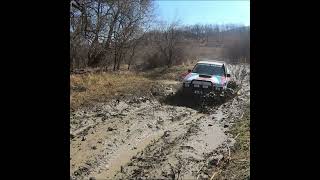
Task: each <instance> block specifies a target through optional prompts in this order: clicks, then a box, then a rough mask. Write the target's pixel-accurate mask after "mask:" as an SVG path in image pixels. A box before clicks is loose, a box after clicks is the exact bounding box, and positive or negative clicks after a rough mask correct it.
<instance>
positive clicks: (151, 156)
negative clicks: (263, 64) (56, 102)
mask: <svg viewBox="0 0 320 180" xmlns="http://www.w3.org/2000/svg"><path fill="white" fill-rule="evenodd" d="M230 70H231V75H232V77H234V79H233V81H235V82H236V84H238V85H239V88H237V91H236V92H235V95H234V96H233V97H232V98H229V99H227V100H226V101H225V102H223V103H220V104H215V105H212V106H208V107H203V106H201V108H206V109H207V111H205V112H202V111H200V109H199V105H198V104H197V103H193V105H194V106H190V105H186V106H185V105H184V104H179V103H177V98H175V101H170V100H171V99H172V98H167V100H159V98H156V97H157V96H159V97H174V96H175V94H176V91H177V89H178V87H179V82H175V81H159V84H160V86H161V87H163V89H161V88H159V87H156V88H155V90H154V91H155V92H156V91H157V89H158V93H152V94H153V95H154V96H155V97H148V98H147V97H140V98H131V99H127V100H120V101H112V102H108V103H100V104H97V105H96V106H95V107H92V108H90V109H82V110H79V111H77V112H74V113H71V117H70V121H71V128H70V133H71V140H70V149H71V152H70V165H71V166H70V173H71V174H70V176H71V178H72V179H89V178H90V177H94V178H95V179H135V178H139V179H155V178H157V179H208V178H210V177H208V175H206V174H205V173H203V171H204V169H205V168H206V167H207V165H206V164H208V162H209V161H213V160H214V161H219V160H220V159H222V158H223V157H224V156H227V155H228V150H229V148H230V147H231V146H232V145H233V143H234V142H235V140H234V139H233V137H232V136H231V135H230V134H228V129H229V127H230V126H232V124H233V122H234V121H235V120H236V119H239V118H240V117H241V116H242V114H243V106H245V105H247V104H249V103H250V84H249V83H250V82H249V77H250V74H249V73H250V70H249V67H248V66H244V65H243V66H241V65H236V66H230ZM181 101H185V99H181Z"/></svg>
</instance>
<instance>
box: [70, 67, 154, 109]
mask: <svg viewBox="0 0 320 180" xmlns="http://www.w3.org/2000/svg"><path fill="white" fill-rule="evenodd" d="M70 83H71V84H70V86H71V92H70V94H71V95H70V101H71V104H70V108H71V109H72V110H75V109H77V108H79V107H82V106H87V105H92V104H93V103H94V102H104V101H108V100H110V99H114V98H118V97H119V96H132V95H141V94H143V93H147V92H149V90H150V88H151V86H152V83H153V82H152V81H151V80H149V79H147V78H145V77H143V76H141V75H137V74H134V73H129V72H127V73H118V74H115V73H89V74H81V75H71V76H70Z"/></svg>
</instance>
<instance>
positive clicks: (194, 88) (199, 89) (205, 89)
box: [183, 83, 224, 95]
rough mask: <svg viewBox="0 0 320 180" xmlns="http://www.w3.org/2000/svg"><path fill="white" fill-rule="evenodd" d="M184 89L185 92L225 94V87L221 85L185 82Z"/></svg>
mask: <svg viewBox="0 0 320 180" xmlns="http://www.w3.org/2000/svg"><path fill="white" fill-rule="evenodd" d="M183 89H184V91H185V92H190V93H193V94H208V93H213V94H215V95H219V94H223V92H224V88H223V87H219V86H212V85H211V86H207V85H197V84H192V83H183Z"/></svg>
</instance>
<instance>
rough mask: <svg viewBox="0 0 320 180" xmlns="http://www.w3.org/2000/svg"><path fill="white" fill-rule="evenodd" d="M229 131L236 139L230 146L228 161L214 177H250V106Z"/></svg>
mask: <svg viewBox="0 0 320 180" xmlns="http://www.w3.org/2000/svg"><path fill="white" fill-rule="evenodd" d="M231 133H232V134H233V135H234V136H237V139H236V143H235V145H234V147H233V148H232V152H231V160H230V163H229V164H227V166H226V167H225V168H224V169H223V170H222V172H221V173H219V175H218V176H216V177H215V179H235V180H236V179H237V180H238V179H241V180H242V179H243V180H244V179H250V107H248V108H247V111H246V112H245V113H244V116H243V118H242V119H240V120H239V121H238V122H236V123H235V124H234V125H233V126H232V128H231Z"/></svg>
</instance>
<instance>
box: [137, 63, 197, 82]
mask: <svg viewBox="0 0 320 180" xmlns="http://www.w3.org/2000/svg"><path fill="white" fill-rule="evenodd" d="M193 66H194V65H193V64H191V65H190V64H185V65H179V66H173V67H170V68H167V67H161V68H155V69H152V70H150V71H147V72H143V73H141V75H143V76H144V77H146V78H149V79H153V80H179V78H180V77H181V75H182V74H183V73H186V72H188V69H192V68H193Z"/></svg>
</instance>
